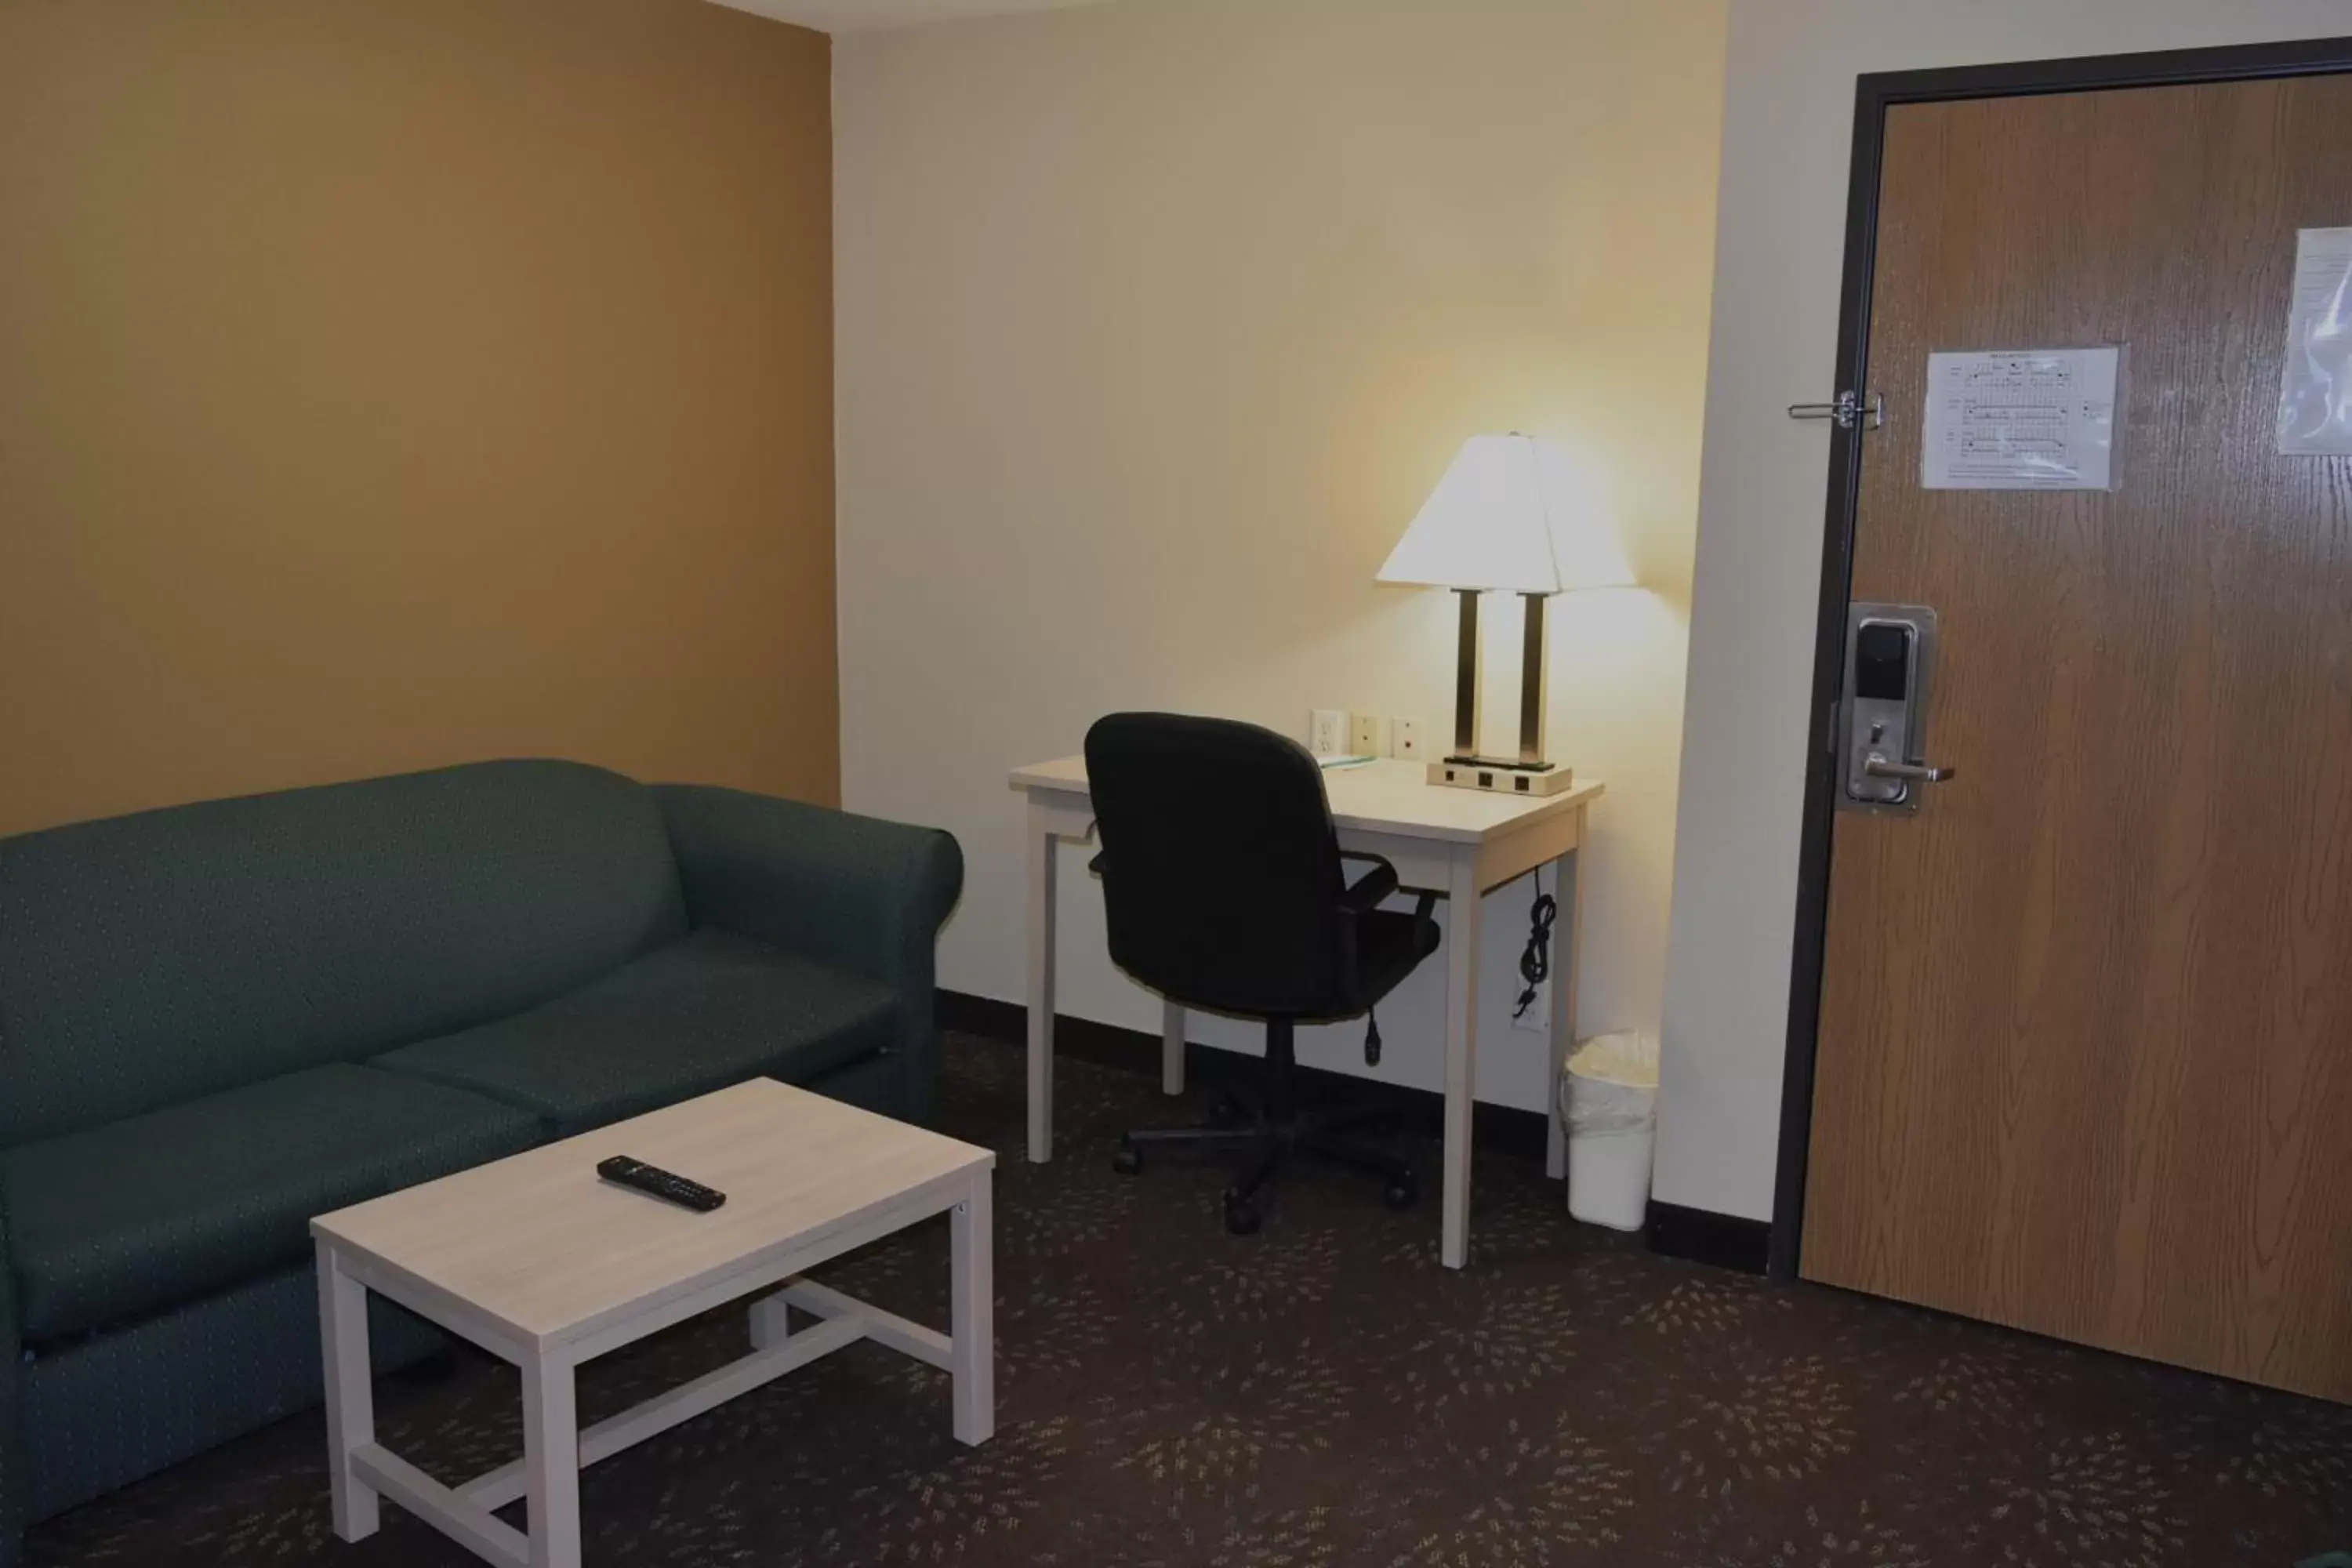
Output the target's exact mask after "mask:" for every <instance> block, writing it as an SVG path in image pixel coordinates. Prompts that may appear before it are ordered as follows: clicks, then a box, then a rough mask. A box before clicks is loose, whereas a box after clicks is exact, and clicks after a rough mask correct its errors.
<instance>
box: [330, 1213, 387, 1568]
mask: <svg viewBox="0 0 2352 1568" xmlns="http://www.w3.org/2000/svg"><path fill="white" fill-rule="evenodd" d="M317 1250H318V1255H319V1331H320V1332H319V1337H320V1345H321V1348H322V1350H323V1351H324V1352H325V1354H324V1357H323V1359H324V1361H325V1363H326V1368H327V1484H328V1488H329V1490H330V1493H331V1499H332V1502H333V1510H334V1521H335V1533H336V1534H337V1535H338V1536H340V1537H341V1538H342V1539H343V1540H345V1541H364V1540H366V1539H367V1538H368V1537H369V1536H371V1535H373V1534H374V1533H375V1531H376V1522H377V1518H378V1512H379V1510H378V1509H377V1506H376V1493H375V1489H374V1488H373V1487H371V1486H369V1485H368V1484H367V1483H366V1482H365V1481H363V1480H362V1479H359V1477H358V1476H356V1475H354V1474H352V1449H354V1448H364V1447H368V1446H369V1445H370V1444H372V1443H373V1442H374V1441H375V1387H374V1383H373V1372H372V1370H371V1369H370V1367H369V1365H368V1310H367V1287H366V1286H364V1285H362V1284H361V1283H360V1282H359V1281H358V1280H356V1279H352V1277H351V1276H350V1275H348V1274H346V1273H344V1272H343V1265H342V1259H341V1258H339V1257H337V1256H336V1254H335V1249H334V1248H333V1247H331V1246H330V1245H328V1243H326V1242H325V1241H323V1240H322V1241H320V1243H319V1244H318V1247H317Z"/></svg>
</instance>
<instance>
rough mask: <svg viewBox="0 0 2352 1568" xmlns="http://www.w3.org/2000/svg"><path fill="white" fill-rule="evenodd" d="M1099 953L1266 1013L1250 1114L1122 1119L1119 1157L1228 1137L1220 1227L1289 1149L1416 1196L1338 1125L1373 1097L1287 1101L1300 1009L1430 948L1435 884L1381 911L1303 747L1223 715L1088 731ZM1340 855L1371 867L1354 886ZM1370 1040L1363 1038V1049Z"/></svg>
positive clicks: (1196, 996) (1364, 1007)
mask: <svg viewBox="0 0 2352 1568" xmlns="http://www.w3.org/2000/svg"><path fill="white" fill-rule="evenodd" d="M1087 783H1088V786H1089V788H1090V789H1091V790H1092V792H1093V795H1094V807H1095V818H1096V821H1097V825H1098V826H1100V828H1101V831H1102V853H1101V854H1100V855H1098V856H1097V857H1096V858H1095V860H1094V868H1095V869H1096V870H1097V871H1098V872H1100V873H1101V874H1102V879H1103V905H1104V910H1105V913H1106V915H1107V916H1108V925H1109V930H1110V956H1111V961H1112V962H1113V963H1117V964H1118V966H1119V967H1120V968H1121V969H1124V970H1126V971H1127V972H1128V973H1129V974H1131V975H1133V976H1135V978H1136V979H1138V980H1139V981H1141V982H1142V983H1143V984H1146V985H1148V986H1150V987H1151V988H1152V989H1153V990H1155V991H1158V992H1160V994H1162V995H1164V996H1166V997H1167V998H1168V999H1169V1000H1170V1001H1171V1002H1175V1003H1177V1004H1179V1005H1181V1006H1184V1007H1191V1008H1201V1009H1203V1010H1206V1011H1210V1012H1217V1013H1232V1014H1239V1015H1241V1016H1244V1017H1250V1018H1262V1019H1264V1020H1265V1100H1264V1102H1263V1103H1262V1104H1260V1105H1258V1106H1256V1107H1255V1108H1253V1110H1254V1114H1252V1115H1251V1116H1250V1117H1249V1118H1248V1120H1247V1121H1241V1120H1240V1119H1239V1118H1238V1117H1237V1116H1236V1115H1234V1114H1232V1113H1230V1112H1229V1113H1228V1114H1227V1115H1226V1116H1224V1117H1222V1118H1220V1119H1219V1120H1218V1121H1214V1122H1213V1123H1212V1124H1211V1125H1208V1126H1205V1127H1185V1128H1168V1129H1160V1130H1154V1131H1137V1132H1129V1133H1128V1134H1127V1135H1126V1136H1125V1137H1124V1138H1122V1139H1120V1140H1119V1148H1118V1158H1117V1161H1116V1163H1117V1166H1118V1169H1119V1170H1120V1171H1122V1172H1125V1173H1129V1174H1132V1173H1135V1172H1137V1171H1139V1170H1140V1169H1141V1168H1142V1163H1143V1152H1144V1150H1145V1149H1146V1148H1147V1147H1154V1148H1156V1147H1164V1146H1168V1145H1180V1146H1189V1147H1194V1148H1213V1149H1230V1150H1236V1151H1240V1152H1244V1153H1245V1154H1246V1155H1247V1156H1248V1159H1247V1163H1246V1164H1245V1165H1244V1168H1243V1171H1242V1173H1241V1175H1240V1177H1239V1179H1238V1180H1237V1181H1236V1182H1235V1184H1234V1185H1233V1186H1231V1187H1228V1188H1227V1189H1226V1190H1225V1197H1224V1206H1225V1228H1226V1229H1228V1230H1230V1231H1232V1232H1233V1233H1234V1235H1236V1236H1247V1235H1249V1234H1250V1233H1251V1232H1253V1231H1255V1230H1256V1229H1257V1227H1258V1222H1259V1214H1258V1207H1257V1194H1258V1193H1259V1191H1260V1190H1261V1189H1262V1188H1263V1187H1264V1186H1265V1184H1266V1181H1267V1179H1268V1178H1269V1177H1271V1176H1272V1175H1273V1174H1274V1173H1275V1171H1276V1169H1277V1168H1278V1167H1279V1166H1280V1165H1281V1164H1282V1163H1283V1162H1284V1161H1285V1160H1286V1159H1287V1158H1288V1157H1289V1156H1290V1155H1291V1154H1293V1153H1307V1154H1313V1155H1318V1156H1320V1157H1322V1158H1324V1159H1328V1160H1331V1161H1335V1162H1337V1163H1341V1164H1345V1165H1350V1166H1353V1167H1355V1168H1357V1169H1359V1170H1362V1171H1368V1172H1370V1173H1372V1174H1374V1175H1377V1176H1381V1177H1382V1178H1384V1179H1385V1181H1386V1182H1387V1184H1388V1190H1387V1198H1388V1201H1389V1203H1390V1204H1391V1206H1394V1207H1398V1208H1402V1207H1406V1206H1408V1205H1411V1204H1412V1202H1413V1200H1414V1198H1415V1197H1416V1196H1417V1194H1418V1184H1416V1182H1415V1181H1414V1178H1413V1173H1412V1167H1411V1166H1409V1165H1407V1164H1406V1163H1403V1162H1402V1161H1401V1160H1394V1159H1391V1158H1389V1157H1388V1156H1386V1155H1384V1154H1381V1153H1380V1152H1377V1151H1375V1150H1372V1149H1370V1148H1369V1147H1366V1146H1363V1145H1360V1144H1357V1143H1351V1142H1346V1141H1345V1140H1344V1139H1343V1137H1342V1136H1341V1135H1342V1134H1343V1133H1346V1132H1348V1131H1354V1130H1358V1129H1360V1128H1362V1127H1364V1126H1365V1125H1366V1124H1368V1123H1370V1122H1375V1121H1384V1120H1386V1119H1387V1114H1388V1112H1387V1110H1386V1108H1384V1107H1377V1106H1374V1107H1366V1108H1363V1109H1360V1110H1353V1111H1349V1112H1346V1113H1342V1114H1339V1115H1336V1116H1333V1115H1320V1116H1314V1117H1302V1116H1300V1115H1299V1114H1298V1113H1297V1111H1296V1110H1294V1109H1293V1107H1292V1098H1291V1097H1292V1087H1293V1082H1292V1080H1293V1079H1294V1077H1295V1076H1296V1075H1295V1069H1296V1067H1297V1058H1295V1056H1294V1055H1293V1051H1292V1030H1293V1028H1294V1026H1296V1025H1297V1023H1298V1021H1299V1020H1301V1019H1309V1020H1321V1019H1331V1018H1346V1017H1353V1016H1357V1015H1360V1014H1362V1013H1366V1012H1369V1011H1370V1008H1371V1007H1372V1005H1373V1004H1374V1003H1376V1002H1378V1001H1379V1000H1380V999H1381V997H1383V996H1385V995H1387V994H1389V992H1390V991H1391V990H1393V989H1394V988H1395V986H1396V984H1397V982H1399V981H1401V980H1402V979H1403V978H1404V977H1405V976H1406V975H1407V974H1410V973H1412V969H1413V966H1414V965H1415V964H1417V963H1420V962H1421V961H1422V960H1423V959H1424V958H1426V957H1428V956H1429V955H1430V954H1431V953H1432V952H1435V951H1437V941H1438V933H1437V922H1436V921H1434V920H1433V919H1432V918H1431V917H1430V910H1431V908H1432V906H1433V903H1434V901H1435V896H1434V895H1433V894H1429V893H1423V895H1422V896H1421V903H1420V907H1419V908H1418V909H1417V910H1413V911H1412V913H1410V914H1408V913H1405V912H1403V911H1402V910H1382V909H1381V908H1380V907H1379V906H1380V903H1381V900H1383V899H1385V898H1386V897H1387V896H1388V895H1389V894H1391V893H1393V892H1395V891H1396V890H1397V874H1396V868H1395V867H1393V866H1391V865H1390V864H1389V863H1388V862H1387V861H1386V860H1384V859H1382V858H1380V857H1379V856H1377V855H1354V854H1349V853H1346V852H1344V851H1342V850H1341V849H1340V848H1339V839H1338V836H1337V834H1336V833H1335V831H1334V829H1333V828H1332V826H1331V807H1330V804H1329V802H1328V800H1327V799H1326V798H1325V796H1324V794H1323V771H1322V769H1321V768H1319V767H1318V766H1317V765H1316V762H1315V759H1314V758H1313V757H1312V756H1310V755H1308V754H1307V750H1306V748H1304V747H1302V746H1300V745H1299V744H1298V743H1297V742H1295V741H1290V740H1286V739H1285V738H1284V737H1283V736H1280V735H1277V734H1276V733H1274V732H1273V731H1270V730H1262V729H1259V728H1258V727H1257V726H1256V725H1255V724H1240V723H1235V722H1234V721H1231V720H1225V719H1191V718H1184V717H1181V716H1180V715H1177V714H1172V713H1114V714H1112V715H1111V716H1110V717H1108V718H1107V719H1104V720H1102V721H1100V722H1098V723H1097V724H1096V725H1095V727H1094V728H1093V729H1092V730H1090V731H1087ZM1342 860H1361V861H1366V862H1369V863H1370V870H1369V871H1367V872H1366V873H1365V875H1364V876H1363V877H1362V878H1361V879H1360V880H1358V881H1356V882H1355V883H1354V884H1353V885H1349V883H1348V882H1347V880H1346V879H1345V878H1344V877H1343V876H1342V874H1341V871H1340V864H1339V863H1340V862H1341V861H1342ZM1377 1039H1378V1037H1377V1036H1376V1035H1373V1036H1368V1037H1367V1040H1368V1045H1367V1054H1368V1055H1369V1054H1370V1050H1371V1048H1372V1046H1373V1044H1375V1043H1376V1042H1377Z"/></svg>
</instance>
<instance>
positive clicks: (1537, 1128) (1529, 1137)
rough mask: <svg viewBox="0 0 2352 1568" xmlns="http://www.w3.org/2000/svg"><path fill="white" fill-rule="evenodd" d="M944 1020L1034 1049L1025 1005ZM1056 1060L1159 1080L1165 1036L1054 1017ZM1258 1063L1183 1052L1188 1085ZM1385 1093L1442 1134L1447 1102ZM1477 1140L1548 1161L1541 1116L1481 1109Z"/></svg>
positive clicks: (1325, 1091)
mask: <svg viewBox="0 0 2352 1568" xmlns="http://www.w3.org/2000/svg"><path fill="white" fill-rule="evenodd" d="M937 1016H938V1018H939V1025H940V1028H942V1029H953V1030H955V1031H957V1032H958V1033H960V1034H966V1035H978V1036H981V1037H983V1038H986V1039H992V1040H1002V1041H1003V1042H1004V1043H1005V1044H1007V1045H1015V1046H1018V1045H1025V1044H1026V1043H1027V1042H1028V1038H1029V1009H1028V1008H1026V1007H1024V1006H1023V1005H1021V1004H1020V1003H1018V1002H999V1001H997V1000H995V999H994V998H992V997H988V996H974V995H972V994H970V993H969V992H963V991H948V990H941V991H940V994H939V1001H938V1014H937ZM1054 1054H1055V1056H1057V1057H1066V1058H1073V1059H1075V1060H1077V1061H1083V1062H1092V1063H1094V1064H1095V1065H1096V1066H1097V1067H1107V1068H1117V1069H1118V1071H1120V1072H1133V1073H1141V1074H1143V1075H1145V1076H1147V1077H1150V1078H1152V1079H1158V1078H1159V1076H1160V1037H1159V1036H1157V1035H1150V1034H1146V1033H1145V1032H1144V1031H1142V1030H1141V1029H1129V1028H1125V1027H1122V1026H1119V1025H1117V1024H1098V1023H1097V1022H1095V1021H1094V1020H1093V1019H1091V1018H1074V1017H1072V1016H1070V1015H1069V1014H1067V1013H1057V1014H1055V1016H1054ZM1252 1062H1253V1058H1249V1057H1244V1056H1241V1055H1238V1054H1236V1053H1234V1052H1232V1051H1221V1050H1217V1049H1215V1048H1214V1047H1209V1046H1203V1045H1202V1044H1200V1043H1199V1042H1198V1041H1194V1042H1192V1043H1189V1044H1187V1045H1186V1047H1184V1081H1185V1082H1186V1083H1188V1084H1214V1083H1218V1082H1221V1081H1223V1080H1224V1079H1228V1078H1231V1077H1233V1076H1234V1075H1235V1074H1239V1073H1247V1072H1249V1071H1251V1070H1253V1069H1252ZM1298 1079H1299V1086H1300V1088H1301V1089H1303V1090H1304V1091H1305V1092H1306V1093H1307V1094H1308V1095H1311V1096H1314V1097H1317V1098H1320V1099H1328V1100H1345V1099H1348V1098H1349V1097H1351V1096H1352V1097H1356V1098H1358V1099H1360V1097H1361V1096H1362V1095H1363V1093H1364V1090H1365V1085H1366V1080H1365V1079H1360V1078H1352V1077H1350V1076H1349V1075H1348V1074H1346V1073H1337V1072H1330V1071H1328V1070H1326V1069H1324V1068H1310V1067H1302V1068H1299V1069H1298ZM1383 1087H1384V1089H1385V1092H1387V1093H1389V1094H1391V1095H1393V1096H1395V1097H1396V1100H1397V1103H1398V1105H1399V1106H1400V1107H1401V1108H1402V1112H1403V1117H1404V1120H1405V1122H1406V1124H1407V1125H1409V1126H1412V1127H1413V1128H1414V1129H1415V1130H1417V1131H1420V1130H1425V1131H1429V1132H1432V1133H1434V1132H1436V1131H1437V1130H1438V1127H1439V1118H1440V1113H1441V1111H1442V1110H1444V1097H1443V1096H1441V1095H1438V1094H1436V1093H1433V1092H1432V1091H1431V1090H1428V1089H1402V1088H1398V1087H1395V1086H1383ZM1471 1135H1472V1136H1473V1137H1475V1139H1476V1140H1477V1141H1478V1146H1479V1147H1480V1148H1481V1149H1493V1150H1497V1151H1500V1152H1505V1153H1510V1154H1519V1155H1525V1156H1528V1157H1530V1158H1533V1159H1537V1160H1540V1159H1542V1158H1543V1154H1544V1119H1543V1116H1542V1114H1541V1113H1540V1112H1538V1111H1533V1110H1517V1108H1515V1107H1512V1106H1507V1105H1481V1106H1479V1107H1477V1108H1476V1110H1475V1111H1474V1112H1473V1113H1472V1123H1471Z"/></svg>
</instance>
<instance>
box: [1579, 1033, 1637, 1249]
mask: <svg viewBox="0 0 2352 1568" xmlns="http://www.w3.org/2000/svg"><path fill="white" fill-rule="evenodd" d="M1559 1119H1560V1124H1561V1126H1563V1127H1565V1128H1566V1129H1567V1131H1568V1212H1569V1213H1570V1215H1572V1216H1574V1217H1575V1218H1577V1219H1580V1220H1583V1221H1584V1222H1585V1223H1587V1224H1588V1225H1605V1226H1609V1227H1610V1228H1612V1230H1639V1229H1641V1228H1642V1221H1643V1215H1645V1214H1646V1212H1647V1211H1648V1209H1649V1205H1650V1152H1651V1150H1652V1148H1653V1147H1654V1145H1655V1143H1656V1142H1657V1136H1658V1043H1657V1042H1656V1041H1655V1040H1651V1039H1645V1038H1643V1037H1642V1036H1641V1035H1640V1034H1638V1033H1636V1032H1635V1031H1633V1030H1632V1029H1626V1030H1622V1031H1621V1032H1619V1033H1617V1034H1613V1035H1600V1036H1596V1037H1593V1038H1592V1039H1590V1040H1587V1041H1585V1042H1584V1044H1582V1045H1580V1046H1579V1047H1577V1048H1576V1050H1575V1052H1574V1054H1572V1055H1571V1056H1570V1058H1568V1068H1567V1070H1566V1071H1565V1072H1563V1073H1561V1074H1560V1075H1559Z"/></svg>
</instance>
